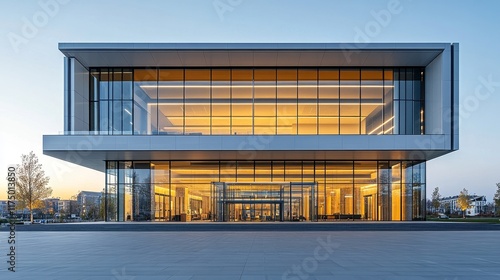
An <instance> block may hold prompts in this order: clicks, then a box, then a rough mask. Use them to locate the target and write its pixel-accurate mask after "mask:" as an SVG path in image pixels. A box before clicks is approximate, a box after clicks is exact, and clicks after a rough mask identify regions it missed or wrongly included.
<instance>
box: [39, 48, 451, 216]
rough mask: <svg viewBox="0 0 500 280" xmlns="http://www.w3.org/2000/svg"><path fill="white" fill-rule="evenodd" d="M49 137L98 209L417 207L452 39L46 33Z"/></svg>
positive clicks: (441, 134) (444, 101)
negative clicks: (92, 184) (73, 38)
mask: <svg viewBox="0 0 500 280" xmlns="http://www.w3.org/2000/svg"><path fill="white" fill-rule="evenodd" d="M59 49H60V51H61V52H62V53H63V54H64V56H65V58H64V65H65V68H64V80H65V89H64V109H65V111H64V112H65V113H64V135H45V136H44V144H43V145H44V154H46V155H50V156H53V157H56V158H59V159H62V160H65V161H69V162H73V163H76V164H79V165H82V166H85V167H89V168H93V169H95V170H99V171H102V172H105V173H106V182H105V190H106V191H105V195H106V198H105V199H104V202H105V208H106V220H108V221H126V220H152V221H173V220H177V221H184V220H186V221H192V220H210V221H227V222H232V221H317V220H323V219H328V220H342V219H362V220H377V221H401V220H403V221H404V220H421V219H424V218H425V209H426V207H425V188H426V184H425V178H426V176H425V172H426V167H425V164H426V161H428V160H431V159H433V158H436V157H439V156H442V155H444V154H447V153H449V152H452V151H455V150H457V149H458V52H459V50H458V44H456V43H453V44H449V43H409V44H406V43H405V44H389V43H373V44H310V43H304V44H302V43H299V44H287V43H277V44H270V43H259V44H247V43H236V44H223V43H210V44H202V43H189V44H176V43H166V44H163V43H153V44H147V43H139V44H134V43H131V44H127V43H61V44H60V45H59Z"/></svg>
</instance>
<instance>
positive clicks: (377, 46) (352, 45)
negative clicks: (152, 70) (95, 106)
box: [58, 42, 457, 52]
mask: <svg viewBox="0 0 500 280" xmlns="http://www.w3.org/2000/svg"><path fill="white" fill-rule="evenodd" d="M452 44H457V43H356V42H345V43H111V42H106V43H105V42H101V43H96V42H86V43H80V42H61V43H59V45H58V47H59V50H60V51H62V52H65V51H79V50H82V51H83V50H85V51H92V50H96V51H104V50H105V51H118V50H122V51H145V50H147V51H155V50H159V51H162V50H163V51H165V50H186V51H187V50H205V51H207V50H225V51H228V50H360V51H363V50H384V49H386V50H444V49H445V48H446V47H447V46H450V45H452Z"/></svg>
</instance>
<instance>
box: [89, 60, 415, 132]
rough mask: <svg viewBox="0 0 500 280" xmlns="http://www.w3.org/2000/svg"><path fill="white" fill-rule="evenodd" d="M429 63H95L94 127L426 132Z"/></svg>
mask: <svg viewBox="0 0 500 280" xmlns="http://www.w3.org/2000/svg"><path fill="white" fill-rule="evenodd" d="M423 77H424V72H423V68H255V69H253V68H233V69H219V68H217V69H208V68H204V69H201V68H200V69H194V68H193V69H166V68H165V69H164V68H154V69H147V68H140V69H139V68H136V69H125V68H99V69H91V79H90V83H91V85H90V93H89V94H90V100H91V102H90V107H91V108H90V111H91V114H90V127H89V130H90V131H94V132H98V133H100V134H137V135H155V134H166V135H181V134H184V135H262V134H271V135H274V134H279V135H298V134H301V135H302V134H303V135H318V134H321V135H324V134H329V135H336V134H368V135H380V134H423V131H424V96H425V94H424V79H423Z"/></svg>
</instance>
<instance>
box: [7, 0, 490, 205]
mask: <svg viewBox="0 0 500 280" xmlns="http://www.w3.org/2000/svg"><path fill="white" fill-rule="evenodd" d="M40 3H49V4H52V5H48V8H47V6H45V7H44V5H42V4H40ZM54 3H56V5H54ZM0 5H1V6H0V7H1V8H0V58H1V59H0V63H1V64H0V65H1V67H0V77H1V78H0V79H1V80H0V81H1V83H2V91H1V93H0V94H1V102H0V114H1V118H0V131H1V134H0V173H2V172H6V169H7V165H8V164H10V163H19V162H20V156H21V154H23V153H28V152H29V151H31V150H33V151H35V152H36V153H37V154H38V155H39V156H40V158H41V161H42V163H43V164H44V168H45V170H46V172H47V174H48V175H49V176H50V177H51V182H50V185H51V186H52V187H53V189H54V196H59V197H62V198H66V197H70V196H71V195H73V194H76V193H77V191H78V190H101V189H102V187H103V183H104V176H103V175H102V174H100V173H97V172H94V171H91V170H88V169H85V168H81V167H77V166H75V165H72V164H69V163H65V162H62V161H59V160H55V159H52V158H50V157H46V156H43V155H42V135H43V134H56V133H58V132H60V131H62V130H63V55H62V54H61V53H60V52H59V50H58V49H57V43H59V42H358V43H359V42H365V41H367V42H459V43H460V100H461V106H462V109H461V113H462V115H461V119H460V150H459V151H458V152H455V153H452V154H448V155H446V156H443V157H441V158H438V159H435V160H432V161H430V162H428V165H427V166H428V167H427V170H428V171H427V174H428V175H427V183H428V184H427V189H428V190H427V192H428V194H429V193H430V192H431V191H432V189H433V188H434V187H436V186H438V187H440V189H441V194H443V195H454V194H457V193H458V192H459V190H461V189H462V188H464V187H465V188H467V189H468V190H469V192H470V193H477V194H484V195H486V196H487V198H488V200H490V201H491V199H492V196H493V194H494V192H495V189H496V187H495V183H496V182H500V172H499V169H500V164H499V163H498V158H499V154H500V153H499V151H500V149H499V146H498V144H497V143H498V141H499V139H500V124H499V121H500V113H499V110H498V107H499V106H498V105H500V71H499V69H500V67H499V65H500V55H499V53H498V46H499V45H500V35H499V33H498V27H499V26H500V17H499V16H498V11H500V1H494V0H491V1H456V0H455V1H411V0H400V1H396V0H394V1H393V0H377V1H374V0H366V1H332V0H323V1H305V0H304V1H298V0H281V1H278V0H276V1H269V0H198V1H194V0H191V1H188V0H179V1H165V0H161V1H160V0H157V1H131V0H120V1H118V0H116V1H90V0H88V1H76V0H72V1H71V0H40V1H18V0H0ZM389 7H391V9H389ZM383 10H384V11H387V12H380V11H383ZM387 13H389V14H390V18H388V17H384V18H383V20H381V19H380V16H377V15H381V14H384V15H387ZM377 19H378V22H377ZM30 25H33V26H31V27H30ZM33 27H34V28H33ZM361 33H363V34H364V35H361ZM485 81H490V82H485ZM0 177H2V176H0ZM0 188H1V189H2V190H1V191H0V199H2V198H5V192H4V191H3V190H6V183H5V182H4V180H2V181H1V183H0Z"/></svg>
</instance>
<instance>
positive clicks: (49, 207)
mask: <svg viewBox="0 0 500 280" xmlns="http://www.w3.org/2000/svg"><path fill="white" fill-rule="evenodd" d="M59 200H60V199H59V198H46V199H45V200H44V203H45V211H46V213H47V214H55V213H58V212H59Z"/></svg>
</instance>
